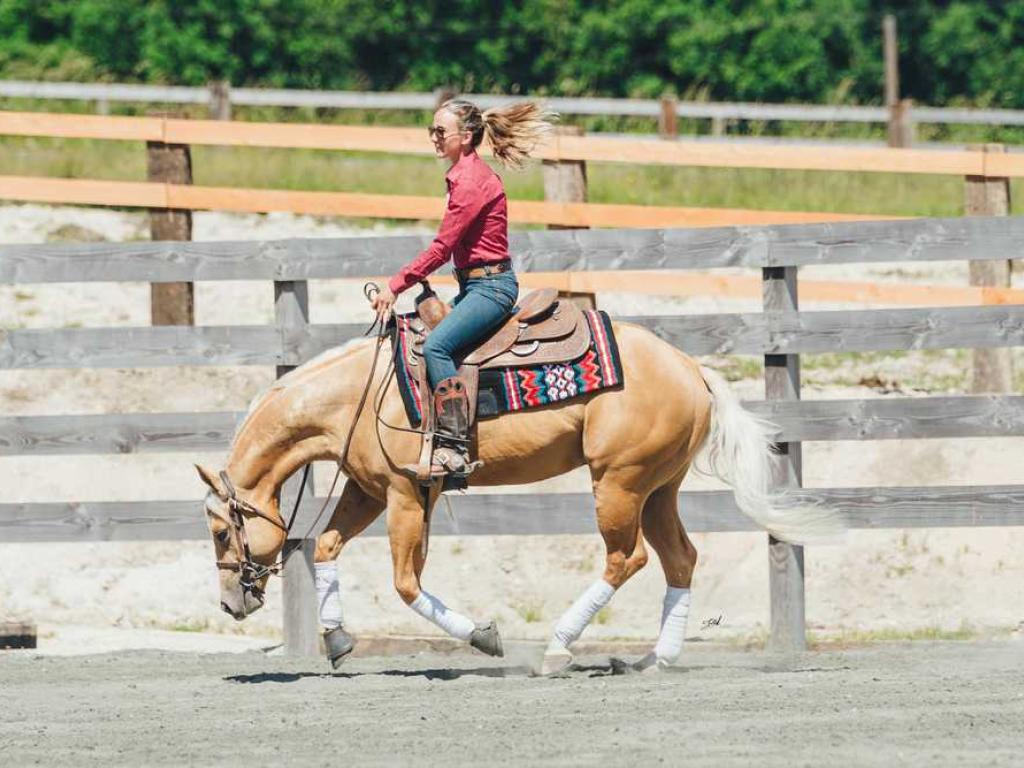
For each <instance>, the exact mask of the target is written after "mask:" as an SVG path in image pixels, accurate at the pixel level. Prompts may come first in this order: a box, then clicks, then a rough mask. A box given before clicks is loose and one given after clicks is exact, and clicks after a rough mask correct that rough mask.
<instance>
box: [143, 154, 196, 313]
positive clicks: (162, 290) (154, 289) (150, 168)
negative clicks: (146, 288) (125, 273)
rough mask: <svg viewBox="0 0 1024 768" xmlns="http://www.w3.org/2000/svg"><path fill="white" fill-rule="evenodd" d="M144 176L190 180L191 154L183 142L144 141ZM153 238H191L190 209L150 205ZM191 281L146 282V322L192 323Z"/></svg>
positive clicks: (167, 181) (169, 180)
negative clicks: (147, 315) (147, 290)
mask: <svg viewBox="0 0 1024 768" xmlns="http://www.w3.org/2000/svg"><path fill="white" fill-rule="evenodd" d="M146 178H148V179H149V181H156V182H162V183H164V184H191V183H192V154H191V152H190V150H189V147H188V145H187V144H164V143H163V142H160V141H147V142H146ZM149 234H150V237H151V238H152V239H153V240H191V239H192V211H182V210H177V209H173V208H153V209H150V212H149ZM194 304H195V295H194V286H193V284H192V283H152V284H150V321H151V322H152V324H153V325H192V324H193V323H194V322H195V306H194Z"/></svg>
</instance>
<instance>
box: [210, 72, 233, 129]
mask: <svg viewBox="0 0 1024 768" xmlns="http://www.w3.org/2000/svg"><path fill="white" fill-rule="evenodd" d="M208 88H209V89H210V117H211V118H212V119H214V120H230V119H231V83H229V82H228V81H227V80H214V81H213V82H212V83H210V85H209V86H208Z"/></svg>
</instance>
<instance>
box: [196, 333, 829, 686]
mask: <svg viewBox="0 0 1024 768" xmlns="http://www.w3.org/2000/svg"><path fill="white" fill-rule="evenodd" d="M613 327H614V330H615V335H616V338H617V341H618V346H619V351H620V354H621V358H622V366H623V372H624V378H625V382H624V385H623V386H622V387H620V388H618V389H609V390H603V391H599V392H594V393H591V394H589V395H585V396H583V397H580V398H577V399H574V400H569V401H566V402H562V403H559V404H552V405H548V406H544V407H542V408H538V409H535V410H527V411H520V412H516V413H508V414H504V415H501V416H498V417H497V418H493V419H488V420H483V421H481V422H480V423H479V425H478V433H477V434H478V451H479V458H480V459H482V460H483V462H484V463H483V466H482V467H481V468H480V469H478V470H476V471H475V472H474V473H473V474H472V475H471V476H470V478H469V481H470V483H471V484H472V485H474V486H476V485H479V486H489V485H498V484H502V485H507V484H521V483H532V482H537V481H540V480H545V479H548V478H551V477H554V476H556V475H559V474H562V473H564V472H568V471H569V470H571V469H574V468H576V467H579V466H581V465H583V464H586V465H587V466H588V467H589V468H590V474H591V478H592V485H593V492H594V499H595V502H596V510H597V525H598V528H599V529H600V532H601V536H602V537H603V538H604V541H605V545H606V558H605V568H604V574H603V576H602V578H601V579H599V580H598V581H596V582H595V583H594V584H593V585H591V587H590V588H589V589H588V590H587V591H586V592H585V593H584V594H583V595H581V597H580V598H579V599H578V600H577V601H576V603H574V604H573V606H572V607H571V608H569V610H568V611H567V612H566V614H565V615H564V616H562V618H561V619H560V620H559V621H558V623H557V624H556V626H555V630H554V637H553V639H552V641H551V644H550V646H549V647H548V649H547V652H546V654H545V660H544V671H545V672H551V671H554V670H558V669H560V668H564V667H565V666H567V665H568V664H569V663H570V662H571V660H572V656H571V653H570V651H569V650H568V648H569V646H570V644H571V643H572V642H573V641H575V640H576V639H577V638H578V637H579V636H580V634H581V633H582V632H583V630H584V628H585V627H586V625H587V623H588V622H589V621H590V620H591V619H592V618H593V616H594V615H595V614H596V613H597V611H599V610H600V609H601V608H602V607H603V606H604V605H606V604H607V603H608V601H609V600H610V599H611V597H612V595H613V594H614V592H615V590H617V589H618V588H619V587H621V586H622V585H623V584H624V583H625V582H626V581H627V580H628V579H629V578H630V577H631V576H632V575H633V574H634V573H636V572H637V571H638V570H640V569H641V568H643V567H644V564H645V563H646V562H647V551H646V548H645V544H644V542H645V540H646V542H647V543H648V544H649V545H650V546H651V547H653V548H654V551H655V552H656V553H657V554H658V558H659V560H660V562H661V566H662V568H663V569H664V572H665V580H666V582H667V589H666V596H665V603H664V610H663V615H662V629H661V634H660V635H659V638H658V642H657V644H656V645H655V649H654V653H653V654H651V655H649V657H648V658H649V662H653V661H655V660H656V661H657V662H658V665H659V666H664V665H668V664H671V663H673V662H674V661H676V658H677V657H678V656H679V653H680V650H681V648H682V642H683V635H684V632H685V626H686V614H687V610H688V607H689V587H690V581H691V579H692V577H693V571H694V567H695V565H696V563H697V551H696V549H695V548H694V546H693V544H692V543H691V541H690V539H689V538H688V537H687V535H686V531H685V530H684V528H683V525H682V523H681V522H680V519H679V515H678V513H677V509H676V506H677V504H676V499H677V492H678V490H679V486H680V483H681V482H682V481H683V477H684V476H685V475H686V472H687V470H688V469H689V468H690V465H691V463H692V462H693V461H694V457H695V455H696V454H697V453H698V451H699V450H701V449H704V451H705V452H706V455H707V459H708V466H709V468H710V470H711V471H712V472H713V473H714V474H716V475H718V476H719V477H721V478H722V479H723V480H725V481H726V482H728V483H729V484H730V485H731V487H732V488H733V490H734V492H735V496H736V500H737V503H738V506H739V507H740V509H742V510H743V512H744V513H746V514H747V515H749V516H750V517H751V518H753V519H754V520H755V521H756V522H758V523H760V524H761V525H763V526H764V527H765V528H767V529H768V530H769V531H771V532H772V533H773V534H775V535H776V536H777V537H779V538H782V539H786V540H789V541H794V542H802V541H806V540H809V539H811V538H816V537H817V536H818V535H819V534H829V533H832V532H834V531H835V530H836V529H837V528H838V527H839V526H838V522H837V519H836V517H835V516H834V515H833V514H832V513H831V512H830V511H829V510H825V509H821V508H816V507H806V506H798V505H796V504H793V503H790V502H789V501H787V500H785V499H784V498H782V497H778V496H774V495H772V494H770V493H769V492H768V487H769V482H768V480H769V474H770V453H771V441H770V435H771V434H772V433H773V430H772V427H771V425H770V424H767V423H766V422H764V421H761V420H759V419H757V418H756V417H754V416H753V415H752V414H750V413H749V412H747V411H745V410H744V409H743V408H742V407H741V406H740V404H739V401H738V400H737V398H736V396H735V395H734V394H733V393H732V392H731V391H730V390H729V388H728V385H727V384H726V382H725V381H724V380H723V379H722V378H721V377H720V376H719V375H718V374H716V373H715V372H713V371H711V370H709V369H707V368H703V367H701V366H699V365H698V364H697V363H696V362H695V361H694V360H693V359H692V358H690V357H689V356H687V355H685V354H683V353H682V352H680V351H679V350H677V349H675V348H674V347H672V346H671V345H669V344H668V343H666V342H664V341H662V340H661V339H659V338H658V337H656V336H655V335H654V334H652V333H651V332H650V331H648V330H647V329H645V328H643V327H640V326H637V325H632V324H629V323H619V322H617V323H614V325H613ZM379 343H380V342H379ZM389 347H390V345H389V344H388V343H387V342H383V349H382V350H381V349H380V348H379V347H377V348H375V344H374V342H373V340H371V339H360V340H355V341H352V342H349V343H347V344H345V345H344V346H342V347H340V348H337V349H333V350H329V351H327V352H325V353H323V354H321V355H319V356H318V357H316V358H314V359H313V360H310V361H309V362H307V363H305V364H304V365H302V366H300V367H298V368H296V369H295V370H294V371H291V372H289V373H288V374H286V375H285V376H283V377H282V378H281V379H280V380H278V381H277V382H276V383H275V384H274V385H273V386H272V387H271V388H270V389H269V390H268V391H266V392H265V393H263V394H262V395H260V396H258V397H257V398H256V399H255V400H254V401H253V403H252V405H251V407H250V410H249V414H248V416H247V417H246V419H245V421H244V422H243V423H242V425H241V426H240V427H239V429H238V431H237V434H236V436H235V439H234V442H233V445H232V447H231V452H230V455H229V457H228V461H227V466H226V467H225V469H224V471H223V472H215V471H210V470H209V469H205V468H203V467H197V469H198V470H199V474H200V476H201V477H202V479H203V480H204V481H205V482H206V484H207V485H208V486H209V487H210V492H209V493H208V494H207V496H206V500H205V510H206V513H207V515H208V517H209V522H210V528H211V533H212V535H213V539H214V545H215V549H216V554H217V558H218V562H219V565H220V567H221V570H220V590H221V606H222V608H223V609H224V610H225V611H226V612H228V613H230V614H231V615H232V616H234V617H235V618H236V619H241V618H244V617H245V616H246V615H248V614H250V613H252V612H253V611H254V610H256V609H257V608H259V607H260V605H261V604H262V590H263V588H264V586H265V583H266V581H267V578H268V575H269V573H268V571H267V567H268V566H270V565H271V564H272V563H274V561H275V560H276V558H277V557H278V554H279V553H280V551H281V549H282V546H283V544H284V540H285V537H286V534H285V526H284V525H283V523H282V517H281V513H280V510H279V492H280V489H281V486H282V484H283V483H284V482H285V480H286V479H287V478H288V477H289V476H290V475H292V474H293V473H294V472H296V471H297V470H299V469H301V468H303V467H304V466H305V465H307V464H309V463H310V462H312V461H317V460H334V461H335V462H339V461H340V458H339V457H340V456H341V455H342V451H343V446H344V443H345V442H346V440H347V439H348V440H349V449H348V454H347V461H345V471H346V475H347V481H346V482H345V485H344V489H343V492H342V494H341V497H340V500H339V501H338V504H337V507H336V509H335V510H334V514H333V516H332V517H331V519H330V522H329V523H328V525H327V528H326V530H325V532H324V533H323V534H322V535H321V536H320V537H319V539H318V541H317V546H316V554H315V560H316V562H317V563H327V562H329V561H333V560H334V559H335V558H337V557H338V555H339V554H340V553H341V551H342V549H343V548H344V546H345V544H346V543H347V542H348V541H350V540H351V539H352V538H353V537H355V536H357V535H358V534H359V533H360V532H361V531H362V530H363V529H364V528H366V527H367V526H368V525H369V524H370V523H371V522H373V520H374V519H375V518H376V517H377V516H378V515H380V514H381V512H382V511H384V510H385V509H387V528H388V536H389V537H390V544H391V557H392V563H393V567H394V584H395V589H396V590H397V591H398V594H399V595H400V596H401V598H402V599H403V600H404V601H405V602H406V604H408V605H410V607H412V608H413V609H414V610H416V612H417V613H419V614H420V615H422V616H424V617H425V618H427V619H429V620H431V621H433V622H434V623H436V624H437V625H438V626H440V627H442V628H443V629H445V630H446V631H448V632H449V633H450V634H451V635H453V636H455V637H458V638H460V639H463V640H470V641H471V642H472V644H473V645H474V646H475V647H477V648H480V649H481V650H484V651H485V652H488V653H492V654H494V655H500V654H501V648H500V639H499V638H498V635H497V629H496V627H494V626H493V624H491V625H490V626H483V625H476V624H474V623H473V622H472V621H470V620H469V619H468V618H466V617H464V616H462V615H460V614H458V613H457V612H455V611H453V610H451V609H450V608H448V607H447V606H445V605H444V603H443V602H441V601H440V600H439V599H438V598H436V597H434V596H433V595H430V594H429V593H427V592H425V591H424V590H423V588H422V587H421V585H420V574H421V572H422V570H423V565H424V560H425V557H426V541H427V539H426V537H427V536H428V530H427V528H428V521H429V519H430V517H429V511H430V508H432V506H433V505H434V504H435V502H436V501H437V499H438V497H439V495H440V487H439V486H440V484H439V483H435V485H434V487H433V488H432V489H430V491H429V493H427V494H424V493H421V488H420V487H419V486H418V485H417V484H416V482H415V481H414V480H413V479H411V478H409V477H407V476H406V475H404V474H402V473H401V472H399V470H398V468H399V467H400V466H401V465H403V464H408V463H411V462H415V460H416V458H417V456H418V454H419V450H420V437H419V435H418V434H415V433H412V432H407V431H398V430H393V429H389V428H388V427H387V426H384V427H381V426H380V424H378V422H377V419H376V418H375V415H374V410H375V408H374V407H373V405H372V400H373V398H371V404H368V405H367V406H366V407H362V402H361V399H362V398H363V397H364V396H365V392H366V391H367V389H368V387H370V388H372V391H373V392H377V391H378V388H379V387H380V385H381V383H382V380H383V379H384V376H385V373H386V369H387V368H388V366H387V365H384V364H381V363H380V362H378V357H377V355H376V354H375V352H377V351H380V352H381V354H380V359H382V360H387V359H388V358H386V357H384V355H385V354H390V350H389ZM371 368H375V370H374V371H373V373H372V375H371ZM379 402H380V417H381V419H382V421H383V422H384V423H386V424H390V425H404V426H408V424H409V422H408V418H407V416H406V413H405V410H404V407H403V404H402V401H401V398H400V396H399V394H398V392H397V387H395V386H390V387H388V388H387V389H386V390H385V391H384V392H383V395H382V397H381V399H380V401H379ZM698 466H701V465H700V464H699V465H698ZM702 468H703V467H702ZM540 503H543V502H540ZM424 505H426V509H424ZM425 512H426V514H425ZM481 632H482V633H484V636H481ZM332 660H333V659H332Z"/></svg>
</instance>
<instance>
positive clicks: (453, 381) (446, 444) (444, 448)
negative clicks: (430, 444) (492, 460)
mask: <svg viewBox="0 0 1024 768" xmlns="http://www.w3.org/2000/svg"><path fill="white" fill-rule="evenodd" d="M434 414H435V423H436V425H437V430H436V432H435V439H436V441H437V442H436V445H435V447H434V456H433V459H432V461H431V466H430V474H431V475H445V474H452V475H461V476H465V475H468V474H469V473H470V472H472V471H473V470H474V469H476V467H477V466H479V463H478V462H471V461H470V460H469V442H468V439H469V398H468V396H467V393H466V384H465V382H463V381H462V379H460V378H459V377H458V376H451V377H449V378H447V379H442V380H441V381H439V382H438V383H437V386H436V387H435V388H434Z"/></svg>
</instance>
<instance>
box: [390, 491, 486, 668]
mask: <svg viewBox="0 0 1024 768" xmlns="http://www.w3.org/2000/svg"><path fill="white" fill-rule="evenodd" d="M438 495H439V494H438V493H437V492H436V490H432V491H431V493H430V498H429V499H428V500H427V510H424V508H423V499H422V495H421V494H419V493H418V490H417V489H416V488H415V487H414V486H412V484H411V483H408V484H406V483H403V484H402V487H401V488H396V487H395V486H392V489H391V490H389V491H388V537H389V538H390V540H391V562H392V566H393V568H394V578H395V589H396V590H397V591H398V594H399V596H400V597H401V598H402V600H404V601H405V604H406V605H408V606H409V607H410V608H412V609H413V610H414V611H415V612H416V613H418V614H419V615H420V616H422V617H423V618H425V619H426V620H427V621H430V622H432V623H433V624H436V625H437V626H438V627H440V628H441V629H443V630H444V631H445V632H447V633H448V634H449V635H451V636H452V637H455V638H457V639H459V640H465V641H467V642H469V644H470V645H471V646H473V647H474V648H476V649H477V650H479V651H482V652H483V653H486V654H487V655H489V656H504V651H503V650H502V647H501V636H500V635H499V634H498V627H497V625H496V624H495V623H494V622H493V621H492V622H490V623H488V624H483V625H477V624H475V623H474V622H473V621H472V620H471V619H469V618H468V617H466V616H463V615H462V614H461V613H459V612H458V611H453V610H452V609H451V608H449V607H448V606H446V605H445V604H444V603H443V602H442V601H441V600H440V599H438V598H437V597H435V596H434V595H432V594H430V593H429V592H427V591H426V590H425V589H423V588H422V586H421V585H420V576H421V575H422V573H423V566H424V564H425V563H426V546H425V543H426V537H427V536H428V533H429V532H428V530H427V520H428V519H429V514H428V512H429V510H431V509H432V508H433V506H434V504H435V503H436V502H437V497H438Z"/></svg>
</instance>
